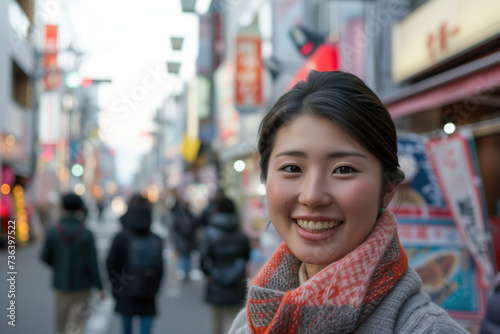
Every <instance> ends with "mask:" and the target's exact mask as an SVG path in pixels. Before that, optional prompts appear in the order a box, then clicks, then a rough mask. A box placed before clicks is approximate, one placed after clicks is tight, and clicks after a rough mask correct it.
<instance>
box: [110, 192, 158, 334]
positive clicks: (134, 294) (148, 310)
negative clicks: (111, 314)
mask: <svg viewBox="0 0 500 334" xmlns="http://www.w3.org/2000/svg"><path fill="white" fill-rule="evenodd" d="M120 221H121V223H122V224H123V227H124V228H123V230H122V231H121V232H120V233H118V234H117V235H116V236H115V238H114V239H113V243H112V245H111V249H110V250H109V253H108V257H107V259H106V269H107V272H108V277H109V281H110V284H111V292H112V295H113V298H114V299H115V301H116V306H115V311H116V312H117V313H119V314H121V316H122V323H123V333H124V334H132V327H133V317H134V316H139V318H140V328H141V331H140V333H141V334H149V333H150V332H151V328H152V322H153V317H154V316H155V315H156V314H157V308H156V295H157V294H158V291H159V288H160V283H161V279H162V277H163V268H164V265H163V257H162V250H163V242H162V240H161V238H160V237H159V236H157V235H156V234H154V233H153V232H151V230H150V226H151V206H150V204H149V202H148V200H147V199H145V198H144V197H142V196H141V195H140V194H135V195H133V196H132V197H131V198H130V200H129V203H128V209H127V212H126V213H125V214H124V215H123V216H122V217H121V218H120Z"/></svg>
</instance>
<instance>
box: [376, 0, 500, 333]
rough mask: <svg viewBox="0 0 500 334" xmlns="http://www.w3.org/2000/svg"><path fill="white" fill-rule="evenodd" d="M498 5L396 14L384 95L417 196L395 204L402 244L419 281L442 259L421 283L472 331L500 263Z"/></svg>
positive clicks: (436, 6) (485, 2)
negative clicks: (434, 281) (392, 88)
mask: <svg viewBox="0 0 500 334" xmlns="http://www.w3.org/2000/svg"><path fill="white" fill-rule="evenodd" d="M499 9H500V7H499V4H498V3H497V2H494V1H489V0H481V1H478V2H472V1H469V2H467V1H464V2H455V1H448V0H440V1H429V2H427V3H425V4H424V5H422V6H420V7H419V8H418V9H417V10H415V11H413V12H412V13H410V14H409V15H408V16H407V17H405V18H404V19H403V20H401V21H399V22H398V23H396V24H395V25H394V26H393V30H392V79H393V81H394V82H397V83H398V84H399V87H403V88H400V89H399V90H397V91H396V92H395V93H394V94H391V95H389V96H386V97H385V99H384V103H385V104H386V106H387V108H388V110H389V112H390V113H391V115H392V117H393V118H394V120H395V122H396V125H397V128H398V131H399V132H400V143H399V151H400V154H403V155H405V159H403V163H406V164H407V166H406V167H407V170H406V171H405V172H406V173H407V179H408V177H409V178H410V179H409V183H412V182H413V185H412V186H411V187H407V188H408V189H411V190H412V193H416V194H417V195H418V196H414V197H413V199H414V200H416V201H417V202H414V203H402V204H401V206H400V210H399V211H398V214H399V216H400V217H399V220H400V223H402V224H401V226H402V227H401V231H400V235H401V239H402V243H403V245H404V246H405V248H406V249H407V252H408V253H409V257H410V262H411V263H412V265H413V266H415V267H417V268H423V269H422V270H421V272H419V273H421V277H423V280H424V281H426V279H428V278H429V277H431V278H432V277H434V278H435V277H436V273H431V271H429V268H430V267H429V265H432V263H434V264H436V263H437V262H440V264H439V265H438V266H437V267H439V268H440V270H441V271H440V273H441V274H442V275H441V276H442V277H444V280H443V281H442V282H441V283H440V286H439V287H437V286H430V287H429V286H428V287H427V288H428V292H429V293H431V292H432V293H434V295H432V293H431V297H433V296H434V297H433V299H434V298H435V301H436V302H438V303H439V304H440V305H441V306H443V307H444V308H446V309H447V310H448V311H449V312H450V313H451V314H452V315H453V316H454V317H455V318H456V319H458V320H463V321H465V322H466V323H467V321H469V326H472V327H470V330H471V331H472V332H474V331H475V329H477V324H478V323H479V322H480V319H481V318H482V317H483V316H484V312H485V293H487V291H488V290H489V286H488V285H489V283H490V282H489V281H491V278H492V276H493V275H494V274H495V273H496V272H497V271H498V267H499V264H500V263H499V262H498V261H499V259H500V244H499V243H498V240H500V234H499V231H500V226H498V223H499V217H500V188H499V187H498V184H499V183H500V174H498V170H499V168H500V158H499V157H500V103H499V101H500V48H498V45H500V43H499V42H500V21H498V15H497V13H498V10H499ZM424 26H425V29H422V27H424ZM446 124H448V126H450V127H451V130H448V129H447V128H443V127H444V126H445V125H446ZM455 128H456V130H455V131H454V129H455ZM406 133H412V134H413V135H412V136H410V137H408V136H406V137H405V134H406ZM425 169H427V172H424V170H425ZM424 174H425V175H430V176H429V177H427V178H426V181H425V182H424V181H423V175H424ZM417 175H418V177H417ZM459 175H460V176H459ZM423 183H425V184H423ZM432 189H434V190H437V191H434V192H433V191H432ZM425 195H428V197H427V198H424V197H425ZM406 200H408V197H406ZM444 236H446V238H444ZM471 238H472V239H474V238H477V239H476V240H475V241H473V242H471V240H470V239H471ZM445 239H446V240H445ZM479 248H480V249H479ZM432 254H433V255H432ZM495 258H496V259H495ZM412 261H413V262H412ZM437 267H436V268H437ZM426 275H427V276H429V277H427V278H426V277H425V276H426ZM424 283H425V282H424ZM424 287H425V286H424ZM474 325H475V326H476V327H474Z"/></svg>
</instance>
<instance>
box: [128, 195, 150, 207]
mask: <svg viewBox="0 0 500 334" xmlns="http://www.w3.org/2000/svg"><path fill="white" fill-rule="evenodd" d="M149 206H150V204H149V201H148V200H147V198H145V197H144V196H142V195H141V194H133V195H132V197H130V199H129V200H128V207H129V208H130V207H145V208H148V207H149Z"/></svg>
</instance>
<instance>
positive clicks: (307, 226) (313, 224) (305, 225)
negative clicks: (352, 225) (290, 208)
mask: <svg viewBox="0 0 500 334" xmlns="http://www.w3.org/2000/svg"><path fill="white" fill-rule="evenodd" d="M295 222H296V223H297V225H299V226H300V228H301V229H303V230H304V231H307V232H310V233H321V232H325V231H329V230H331V229H334V228H335V227H337V226H340V225H342V224H343V223H344V221H343V220H329V221H326V220H321V221H313V220H302V219H296V220H295Z"/></svg>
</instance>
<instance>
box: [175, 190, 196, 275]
mask: <svg viewBox="0 0 500 334" xmlns="http://www.w3.org/2000/svg"><path fill="white" fill-rule="evenodd" d="M176 195H177V196H176V200H175V204H174V206H173V207H172V219H173V230H174V243H175V248H176V250H177V253H178V255H179V266H178V269H179V271H180V272H181V273H182V277H181V278H182V279H183V280H184V282H187V281H189V272H190V271H191V253H192V252H193V250H195V249H197V247H198V241H197V228H198V221H197V220H196V219H195V217H194V215H193V214H192V212H191V210H190V208H189V203H187V202H186V201H185V200H184V198H183V196H182V195H181V194H179V193H177V194H176Z"/></svg>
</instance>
